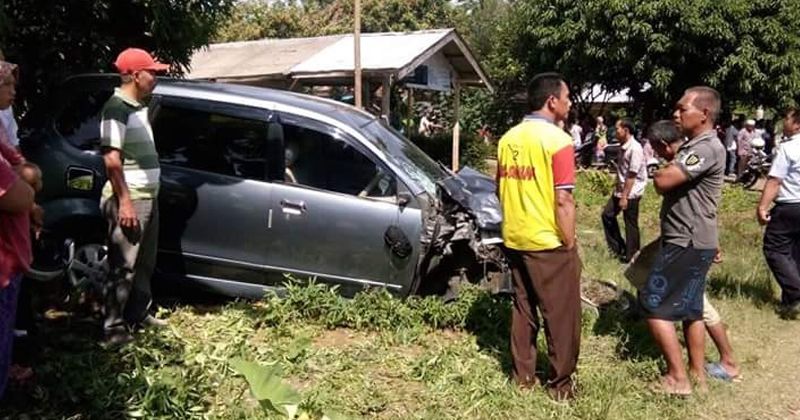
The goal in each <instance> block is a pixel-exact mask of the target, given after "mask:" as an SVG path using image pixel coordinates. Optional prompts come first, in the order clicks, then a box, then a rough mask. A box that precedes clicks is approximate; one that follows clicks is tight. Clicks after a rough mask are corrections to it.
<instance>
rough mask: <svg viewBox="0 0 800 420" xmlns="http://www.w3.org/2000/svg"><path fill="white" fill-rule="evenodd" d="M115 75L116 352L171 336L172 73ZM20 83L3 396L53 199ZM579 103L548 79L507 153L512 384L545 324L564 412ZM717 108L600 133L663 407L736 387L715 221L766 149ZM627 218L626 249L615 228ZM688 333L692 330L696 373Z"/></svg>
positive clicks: (600, 125) (613, 242) (5, 122)
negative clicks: (722, 307)
mask: <svg viewBox="0 0 800 420" xmlns="http://www.w3.org/2000/svg"><path fill="white" fill-rule="evenodd" d="M114 65H115V66H116V68H117V70H118V71H119V73H120V78H121V82H120V86H119V88H117V89H116V90H115V91H114V93H113V95H112V96H111V97H110V98H109V99H108V101H107V102H106V103H105V105H104V107H103V109H102V111H101V120H100V127H99V128H100V135H101V145H102V152H103V158H104V162H105V167H106V174H107V178H108V183H107V184H106V185H105V187H104V189H103V192H102V199H101V202H100V207H101V209H102V212H103V214H104V215H105V217H106V222H107V225H108V238H107V245H108V260H109V279H108V290H107V293H106V297H105V299H106V301H105V302H104V315H105V320H104V323H103V331H104V333H105V343H106V344H107V345H109V346H114V345H120V344H124V343H127V342H130V341H131V340H133V338H134V337H133V336H132V334H131V332H132V331H134V330H136V329H139V328H158V327H163V326H164V325H165V321H163V320H159V319H156V318H155V317H153V316H152V315H151V313H150V311H149V309H150V304H151V301H152V296H151V292H150V281H151V276H152V273H153V269H154V265H155V256H156V250H157V240H158V234H157V233H158V226H159V222H158V206H157V197H158V192H159V177H160V168H159V163H158V155H157V152H156V148H155V139H154V138H153V131H152V128H151V127H150V121H149V119H148V116H147V112H148V110H147V104H146V100H147V98H148V97H149V95H150V94H151V93H152V91H153V89H154V88H155V84H156V73H158V72H160V71H163V70H166V69H167V68H168V66H167V65H165V64H162V63H159V62H158V61H156V60H155V59H154V58H153V57H152V56H151V55H150V54H148V53H147V52H146V51H143V50H140V49H133V48H132V49H127V50H125V51H123V52H122V53H120V54H119V56H118V58H117V60H116V62H115V63H114ZM18 77H19V68H18V67H17V66H16V65H14V64H12V63H9V62H6V61H4V60H3V58H2V57H0V397H1V396H2V394H3V391H4V389H5V387H6V382H7V380H9V379H10V380H12V381H14V380H22V379H24V378H25V377H26V376H30V375H31V374H32V372H31V371H30V369H29V368H25V367H21V366H14V365H12V363H11V352H12V342H13V340H14V329H15V316H16V312H17V310H18V308H17V306H18V305H17V299H18V295H19V292H20V288H21V287H24V283H25V282H23V275H24V274H25V272H26V270H28V268H29V265H30V263H31V259H32V256H31V240H32V238H34V239H35V236H36V235H37V231H38V229H40V228H41V226H42V220H43V214H42V210H41V208H40V207H38V206H37V205H36V203H35V194H36V193H37V192H38V191H39V190H41V188H42V181H41V178H42V177H41V173H40V171H39V168H38V167H36V165H34V164H32V163H30V162H27V161H26V160H25V157H24V156H23V154H22V153H21V152H20V149H19V148H18V139H17V134H16V123H15V121H14V115H13V113H12V111H11V106H12V105H13V102H14V99H15V86H16V82H17V80H18ZM569 98H570V92H569V88H568V85H567V84H566V83H565V81H564V79H563V78H562V77H561V76H560V75H558V74H556V73H544V74H540V75H537V76H536V77H534V78H533V79H532V81H531V82H530V85H529V88H528V106H529V114H528V115H527V116H526V117H525V118H524V119H523V121H522V122H520V123H519V124H518V125H516V126H515V127H513V128H511V129H510V130H509V131H508V132H507V133H505V135H503V137H502V138H501V139H500V141H499V143H498V146H497V156H498V172H497V181H498V187H497V191H498V196H499V198H500V201H501V203H502V211H503V220H504V222H503V226H502V235H503V240H504V244H505V247H506V250H507V255H508V259H509V263H510V266H511V271H512V277H513V283H514V298H513V310H512V320H511V353H512V359H513V378H514V379H515V381H516V382H517V383H518V384H520V385H521V386H523V387H537V386H541V385H542V384H541V381H540V379H539V378H538V377H537V376H536V358H537V348H536V347H537V345H536V343H537V334H538V331H539V330H540V328H541V326H542V323H543V327H544V330H545V332H546V336H547V337H546V338H547V344H548V349H547V354H548V357H549V359H550V372H549V373H548V378H547V381H546V383H545V384H544V386H545V387H546V389H547V391H548V392H549V394H550V395H551V396H552V397H553V398H554V399H556V400H568V399H571V398H573V397H574V396H575V394H576V387H575V373H576V367H577V362H578V356H579V349H580V339H581V307H580V277H581V260H580V256H579V253H578V246H577V244H578V237H577V231H576V224H577V222H576V218H577V214H576V211H577V210H576V207H575V200H574V198H573V190H574V189H575V180H576V179H575V177H576V171H575V167H576V160H575V154H574V151H575V147H576V146H578V143H579V140H580V141H581V142H582V141H583V138H582V137H583V128H581V127H580V126H579V125H577V124H575V123H574V122H573V123H572V124H571V125H568V126H567V128H566V129H565V128H564V125H565V121H566V120H567V119H568V116H569V115H570V109H571V106H572V104H571V101H570V99H569ZM721 108H722V104H721V98H720V96H719V94H718V93H717V92H716V91H715V90H714V89H712V88H710V87H705V86H699V87H691V88H689V89H687V90H686V91H685V94H684V95H683V97H682V98H681V99H680V101H678V103H677V104H676V106H675V111H674V115H673V117H674V118H673V120H668V121H667V120H664V121H658V122H656V123H653V124H651V125H650V126H649V127H648V129H647V131H646V138H647V141H646V142H645V143H644V144H642V143H640V141H639V140H637V138H636V137H637V136H636V133H637V130H636V127H635V125H634V123H633V122H632V121H630V120H628V119H624V118H623V119H619V120H617V121H616V122H615V124H614V125H613V128H609V127H607V126H606V125H605V121H604V120H603V119H602V117H600V118H598V119H596V121H595V122H596V124H595V127H594V129H593V132H594V134H593V136H594V138H596V139H597V144H598V146H600V145H603V144H607V143H608V140H609V139H608V138H609V136H613V137H614V138H615V139H616V140H617V141H618V142H619V144H620V152H619V153H618V154H617V156H616V178H615V179H616V184H615V188H614V190H613V193H612V194H611V197H609V199H608V202H607V204H606V206H605V207H604V209H603V211H602V214H601V215H600V220H601V222H602V226H603V228H604V231H605V238H606V240H607V243H608V247H609V249H610V250H611V252H612V253H613V254H614V255H615V256H616V257H617V258H618V259H619V260H620V261H621V262H622V263H624V264H627V265H625V266H621V268H622V267H626V270H625V273H626V276H627V277H628V278H629V279H630V280H631V281H632V283H633V284H634V286H635V287H636V288H637V289H638V291H639V293H638V298H639V299H638V303H639V308H640V310H641V313H642V314H643V315H644V316H645V318H646V322H647V325H648V328H649V330H650V332H651V333H652V335H653V338H654V340H655V342H656V343H657V344H658V346H659V348H660V349H661V351H662V353H663V355H664V358H665V360H666V364H667V371H666V373H665V375H664V376H663V377H662V379H661V381H660V382H659V383H657V384H655V387H656V389H657V390H658V391H660V392H665V393H667V394H673V395H688V394H690V393H691V392H692V390H693V386H692V381H694V383H695V384H696V385H697V386H699V387H700V388H704V384H705V378H706V376H707V375H708V376H711V377H714V378H719V379H722V380H726V381H731V380H734V379H735V378H737V377H738V376H739V375H740V372H739V365H738V364H737V362H736V360H735V357H734V353H733V349H732V347H731V344H730V341H729V339H728V336H727V333H726V330H725V327H724V325H723V323H722V320H721V317H720V315H719V313H718V312H717V311H716V310H715V309H714V307H713V306H712V305H711V303H710V302H709V300H708V297H707V296H706V294H705V284H706V275H707V273H708V271H709V269H710V267H711V265H712V263H714V262H720V261H721V260H722V253H721V250H720V247H719V235H718V221H717V213H718V207H719V204H720V200H721V195H722V194H721V192H722V186H723V179H724V176H725V174H726V173H728V172H730V171H731V168H732V167H733V166H735V164H732V163H731V161H732V156H733V155H734V154H735V155H736V158H737V162H739V163H737V164H741V162H742V160H744V159H746V158H747V156H748V155H747V147H749V145H751V144H752V139H753V137H754V136H757V135H761V136H764V133H763V132H762V133H761V134H758V131H757V130H758V129H757V126H756V124H755V122H753V121H744V122H743V129H741V130H739V129H738V128H737V127H736V126H735V124H731V125H730V126H729V127H725V128H724V130H719V129H718V125H717V120H718V118H719V113H720V110H721ZM737 130H738V131H737ZM783 133H784V136H785V138H784V139H783V142H782V147H781V148H780V149H779V150H778V151H777V153H776V155H775V159H774V163H773V167H772V170H771V172H770V176H769V180H768V181H767V184H766V186H765V188H764V191H763V194H762V197H761V200H760V202H759V204H758V207H757V218H758V221H759V222H760V223H762V224H765V225H766V226H767V227H766V232H765V236H764V247H763V251H764V255H765V257H766V260H767V263H768V265H769V267H770V269H771V270H772V272H773V273H774V275H775V277H776V279H777V281H778V283H779V285H780V287H781V290H782V296H781V309H782V313H783V315H785V316H787V317H790V318H796V317H797V316H798V315H800V268H799V266H798V262H800V223H799V222H800V141H798V138H800V110H798V109H790V110H788V111H787V112H786V114H785V118H784V121H783ZM720 135H722V136H724V139H723V140H720V138H719V136H720ZM733 139H735V140H736V141H735V142H734V141H733ZM771 143H772V144H773V145H774V144H776V143H777V142H776V141H772V142H771ZM734 144H735V145H736V147H735V148H734V147H733V145H734ZM648 149H649V150H650V153H655V154H656V155H658V156H659V157H660V158H661V159H662V160H663V161H664V162H666V163H665V164H664V165H663V166H662V167H661V169H659V170H658V171H657V172H655V174H654V176H653V183H654V186H655V190H656V191H657V192H658V193H659V194H661V195H662V196H663V199H662V204H661V212H660V219H661V234H660V237H659V238H658V239H657V240H655V241H653V242H652V243H650V244H648V245H646V246H645V247H643V248H641V246H640V233H639V226H638V217H639V207H640V202H641V200H649V199H654V198H649V197H646V196H645V190H646V188H645V186H646V184H647V182H648V174H647V168H646V162H647V153H648V151H647V150H648ZM596 150H597V155H596V156H595V157H596V158H602V156H601V153H602V151H603V148H602V147H598V148H597V149H596ZM732 152H733V153H732ZM620 213H622V214H623V219H624V225H625V234H624V237H623V235H622V233H621V231H620V227H619V224H618V222H617V217H618V215H619V214H620ZM640 248H641V249H640ZM540 316H541V318H542V319H541V320H540ZM676 322H680V323H682V324H683V332H684V335H685V337H686V345H687V348H688V353H689V368H688V370H687V369H686V367H685V366H684V365H683V362H682V357H681V349H680V344H679V341H678V336H677V333H676V329H675V325H674V324H675V323H676ZM706 332H708V333H709V335H710V336H711V338H712V340H713V341H714V343H715V345H716V346H717V349H718V351H719V355H720V357H719V361H718V362H715V363H705V357H704V341H705V334H706Z"/></svg>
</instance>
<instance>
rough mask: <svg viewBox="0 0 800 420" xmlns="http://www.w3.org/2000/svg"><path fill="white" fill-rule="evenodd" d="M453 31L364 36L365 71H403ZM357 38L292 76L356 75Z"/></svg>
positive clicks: (335, 45) (308, 62)
mask: <svg viewBox="0 0 800 420" xmlns="http://www.w3.org/2000/svg"><path fill="white" fill-rule="evenodd" d="M450 32H452V30H450V29H443V30H433V31H420V32H411V33H392V32H389V33H378V34H363V35H362V36H361V69H362V70H364V71H370V70H399V69H401V68H403V67H405V66H407V65H408V64H409V63H411V62H412V61H414V59H415V58H417V57H418V56H419V55H420V54H422V53H424V52H425V51H428V50H429V49H430V48H431V47H433V46H435V45H436V43H438V42H439V41H441V40H442V39H444V37H446V36H447V35H448V34H449V33H450ZM353 38H354V37H353V35H345V36H343V37H342V38H341V39H339V40H338V41H336V42H335V43H333V44H331V45H329V46H328V47H326V48H324V49H322V50H321V51H320V52H319V53H317V54H315V55H314V56H312V57H311V58H309V59H307V60H305V61H303V62H302V63H300V64H298V65H296V66H294V67H293V68H292V73H294V74H297V73H326V72H336V71H353V65H354V61H355V48H354V45H353V44H354V39H353Z"/></svg>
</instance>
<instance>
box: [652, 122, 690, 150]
mask: <svg viewBox="0 0 800 420" xmlns="http://www.w3.org/2000/svg"><path fill="white" fill-rule="evenodd" d="M647 139H648V140H649V141H650V143H666V144H672V143H675V142H677V141H680V140H683V136H682V135H681V132H680V131H679V130H678V126H677V125H676V124H675V121H672V120H661V121H656V122H654V123H653V124H651V125H650V127H649V128H648V129H647Z"/></svg>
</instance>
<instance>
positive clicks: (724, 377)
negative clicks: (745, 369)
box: [706, 362, 739, 382]
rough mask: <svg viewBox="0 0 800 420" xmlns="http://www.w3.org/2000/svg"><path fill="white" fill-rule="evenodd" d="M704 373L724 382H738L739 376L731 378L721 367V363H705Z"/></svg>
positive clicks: (723, 367)
mask: <svg viewBox="0 0 800 420" xmlns="http://www.w3.org/2000/svg"><path fill="white" fill-rule="evenodd" d="M706 373H707V374H708V376H709V377H712V378H714V379H719V380H721V381H724V382H738V380H739V375H737V376H731V374H730V373H728V371H727V370H726V369H725V366H722V363H719V362H717V363H706Z"/></svg>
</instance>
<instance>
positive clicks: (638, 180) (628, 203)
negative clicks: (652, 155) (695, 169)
mask: <svg viewBox="0 0 800 420" xmlns="http://www.w3.org/2000/svg"><path fill="white" fill-rule="evenodd" d="M633 130H634V126H633V122H631V121H630V120H628V119H625V118H623V119H620V120H619V121H617V124H616V133H615V135H616V137H617V140H619V142H620V144H621V145H622V147H621V149H622V150H620V153H619V155H618V156H617V184H616V187H615V188H614V194H613V195H612V196H611V198H609V200H608V203H607V204H606V207H605V208H604V209H603V214H602V220H603V230H604V231H605V235H606V243H607V244H608V247H609V249H610V250H611V252H612V253H614V254H615V255H616V256H617V258H619V259H620V260H623V261H625V262H628V261H630V260H631V258H633V256H634V254H636V251H638V250H639V246H640V234H639V199H641V198H642V195H643V194H644V188H645V185H647V162H646V161H645V159H644V150H643V149H642V145H641V144H640V143H639V142H638V141H637V140H636V139H635V138H634V137H633ZM620 212H622V216H623V219H624V220H625V240H623V239H622V235H621V234H620V231H619V224H618V223H617V215H618V214H619V213H620Z"/></svg>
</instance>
